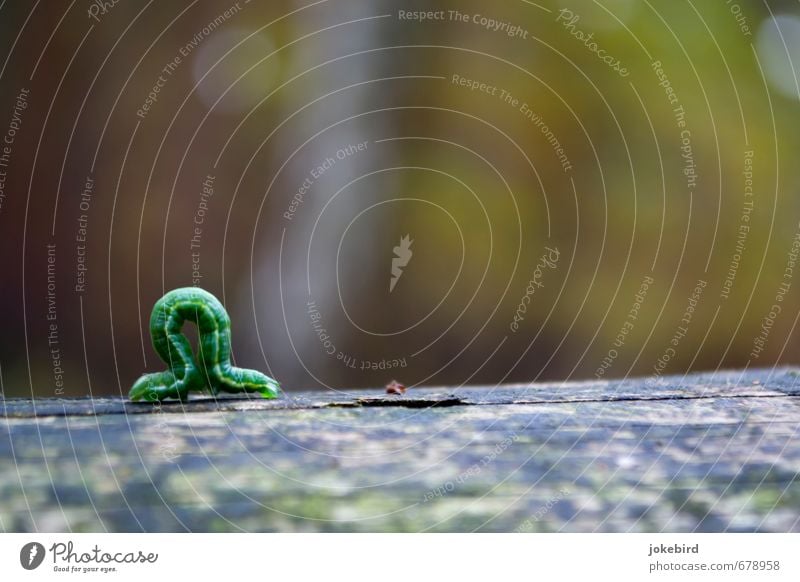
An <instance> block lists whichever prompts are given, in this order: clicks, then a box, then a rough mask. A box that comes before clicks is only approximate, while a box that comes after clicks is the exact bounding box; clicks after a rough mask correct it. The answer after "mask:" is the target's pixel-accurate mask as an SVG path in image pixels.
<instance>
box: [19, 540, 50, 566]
mask: <svg viewBox="0 0 800 582" xmlns="http://www.w3.org/2000/svg"><path fill="white" fill-rule="evenodd" d="M44 553H45V552H44V546H43V545H42V544H40V543H39V542H30V543H27V544H25V545H24V546H22V549H21V550H20V552H19V563H20V564H22V567H23V568H25V569H26V570H35V569H36V568H38V567H39V566H41V565H42V562H43V561H44Z"/></svg>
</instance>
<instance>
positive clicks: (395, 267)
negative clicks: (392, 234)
mask: <svg viewBox="0 0 800 582" xmlns="http://www.w3.org/2000/svg"><path fill="white" fill-rule="evenodd" d="M409 236H410V235H405V236H404V237H402V238H401V239H400V244H399V245H398V246H396V247H394V249H393V250H394V254H395V256H394V257H392V278H391V279H389V293H391V292H392V291H394V286H395V285H397V282H398V281H399V280H400V277H401V276H402V275H403V267H405V266H406V265H408V262H409V261H410V260H411V256H412V255H413V254H414V253H413V252H412V250H411V243H413V242H414V241H413V240H411V239H409Z"/></svg>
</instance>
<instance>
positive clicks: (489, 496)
mask: <svg viewBox="0 0 800 582" xmlns="http://www.w3.org/2000/svg"><path fill="white" fill-rule="evenodd" d="M799 388H800V376H798V374H797V371H796V370H793V369H778V370H753V371H747V372H740V371H731V372H725V373H717V374H703V375H693V376H687V377H671V378H662V379H659V380H658V381H656V382H653V381H646V380H635V379H634V380H626V381H623V382H616V383H609V382H586V383H569V384H564V383H558V384H556V383H551V384H542V385H526V386H522V385H519V386H502V387H499V388H495V389H492V388H488V387H487V388H477V387H475V388H460V389H452V388H440V389H425V390H421V389H412V390H411V391H410V393H409V394H407V395H406V396H405V397H395V396H391V397H390V396H387V395H385V394H383V393H381V392H379V391H367V392H351V393H304V394H295V395H292V396H291V398H287V399H286V400H285V401H282V402H281V401H262V400H251V399H242V398H238V399H226V400H224V401H222V400H220V401H211V400H208V399H200V400H197V401H192V402H190V403H187V404H165V405H162V406H160V407H154V406H153V405H132V404H130V403H124V402H122V401H121V400H119V399H103V400H95V401H90V400H86V399H83V400H59V401H50V400H48V401H37V402H35V403H32V402H30V401H22V400H13V401H12V400H8V401H6V402H5V403H3V407H2V416H3V418H0V524H2V527H4V528H5V529H6V530H8V531H35V530H48V531H105V530H109V531H175V530H177V531H182V530H192V531H472V530H477V531H800V483H799V482H798V480H799V477H798V471H800V441H799V440H798V436H800V435H799V434H798V433H799V432H800V389H799Z"/></svg>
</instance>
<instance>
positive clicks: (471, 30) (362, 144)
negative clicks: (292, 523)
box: [0, 0, 800, 397]
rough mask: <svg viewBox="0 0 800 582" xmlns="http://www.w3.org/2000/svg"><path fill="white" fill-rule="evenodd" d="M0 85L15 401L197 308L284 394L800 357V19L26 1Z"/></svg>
mask: <svg viewBox="0 0 800 582" xmlns="http://www.w3.org/2000/svg"><path fill="white" fill-rule="evenodd" d="M0 67H1V68H0V139H2V143H0V273H2V276H1V277H0V322H2V327H0V330H2V331H0V391H2V392H3V393H4V394H5V396H7V397H20V396H27V397H29V396H30V395H31V394H33V395H36V396H39V397H52V396H78V395H86V394H92V395H96V396H99V395H109V394H117V395H119V394H125V393H127V391H128V389H129V387H130V385H131V384H132V383H133V381H134V380H135V379H136V378H137V377H138V376H139V375H140V374H141V373H143V372H145V371H157V370H161V369H163V368H164V365H163V364H162V363H161V362H160V361H159V360H158V358H157V356H156V355H155V352H154V351H153V349H152V347H151V344H150V338H149V329H148V321H149V317H150V310H151V309H152V306H153V304H154V302H155V301H156V300H157V299H158V298H159V297H161V296H162V295H163V294H164V293H165V292H166V291H168V290H170V289H173V288H176V287H183V286H191V285H198V286H201V287H203V288H204V289H207V290H208V291H210V292H212V293H214V294H215V295H217V296H218V297H219V298H220V299H221V300H222V301H223V302H224V304H225V305H226V307H227V308H228V311H229V312H230V315H231V318H232V324H233V336H232V339H233V349H234V355H235V360H236V364H237V365H240V366H245V367H249V368H258V369H261V370H263V371H265V372H267V373H269V374H270V375H272V376H274V377H276V378H277V379H279V380H280V381H281V382H282V384H283V386H284V388H285V389H286V390H288V391H292V390H299V389H311V388H324V387H327V388H332V389H348V388H359V387H380V386H383V385H384V384H385V383H386V382H388V381H389V380H391V379H397V380H399V381H401V382H403V383H405V384H407V385H410V386H413V385H455V386H458V385H462V384H488V385H494V384H497V383H500V382H529V381H534V380H567V379H583V378H585V379H603V380H605V379H613V378H623V377H626V376H631V375H641V376H650V377H652V378H654V379H656V378H658V377H659V376H661V375H665V374H683V373H685V372H687V371H689V370H716V369H719V368H731V367H738V368H743V367H764V366H766V367H769V366H774V365H776V364H796V363H797V362H798V361H800V354H798V349H799V348H800V345H799V342H798V333H797V330H796V329H795V328H796V323H797V318H798V313H800V301H799V300H798V294H799V293H800V272H798V270H797V265H796V263H795V261H796V260H797V250H798V248H800V196H798V194H799V193H800V165H799V164H798V163H797V157H798V153H799V152H800V131H798V129H799V128H800V123H798V121H799V120H800V81H799V79H800V5H799V4H798V3H797V2H796V1H795V0H791V1H790V0H786V1H770V2H764V1H756V0H753V1H748V0H735V1H726V0H719V1H715V2H696V1H691V0H689V1H683V0H681V1H678V2H673V1H672V0H670V1H666V0H659V1H653V0H651V1H649V2H640V1H638V0H613V1H612V0H596V1H594V0H559V1H555V0H542V1H541V2H528V1H527V0H514V1H508V2H499V3H486V2H477V1H459V2H442V1H438V2H434V3H430V2H413V1H408V2H390V1H377V2H375V1H371V2H366V1H361V2H356V1H348V0H327V1H326V0H321V1H310V0H309V1H308V2H299V1H297V2H288V1H277V2H276V1H271V2H259V1H257V0H252V1H250V2H247V1H245V0H240V1H239V2H227V1H219V0H215V1H213V2H210V1H201V0H195V1H185V2H169V3H165V2H162V3H157V4H156V3H154V2H148V3H138V2H137V3H134V2H126V1H122V0H120V1H118V2H116V3H115V2H112V1H108V2H99V1H95V2H89V1H86V0H77V1H74V0H73V1H71V2H67V1H66V0H65V1H64V2H47V3H44V2H41V1H37V2H35V3H34V2H27V1H15V0H8V1H6V2H2V3H0ZM189 333H190V334H191V333H192V332H191V331H190V332H189Z"/></svg>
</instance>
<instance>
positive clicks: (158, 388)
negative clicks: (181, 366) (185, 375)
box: [128, 372, 189, 402]
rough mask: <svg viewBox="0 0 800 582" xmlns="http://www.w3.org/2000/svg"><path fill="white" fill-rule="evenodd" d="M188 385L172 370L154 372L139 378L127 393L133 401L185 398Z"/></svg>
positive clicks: (187, 392)
mask: <svg viewBox="0 0 800 582" xmlns="http://www.w3.org/2000/svg"><path fill="white" fill-rule="evenodd" d="M188 394H189V389H188V386H187V385H186V383H185V382H182V381H181V380H180V379H178V378H177V377H176V376H175V374H173V373H172V372H155V373H153V374H145V375H144V376H142V377H141V378H139V379H138V380H137V381H136V383H135V384H134V385H133V388H131V390H130V392H129V393H128V398H130V399H131V400H133V401H137V400H144V401H146V402H161V401H162V400H165V399H167V398H177V399H179V400H186V398H187V396H188Z"/></svg>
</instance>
